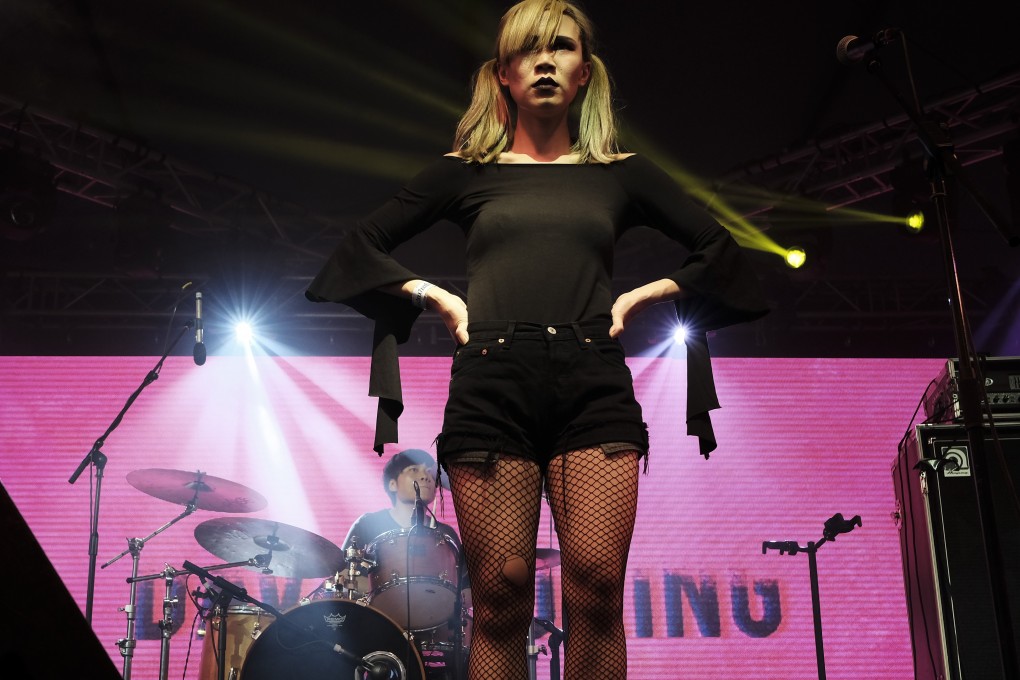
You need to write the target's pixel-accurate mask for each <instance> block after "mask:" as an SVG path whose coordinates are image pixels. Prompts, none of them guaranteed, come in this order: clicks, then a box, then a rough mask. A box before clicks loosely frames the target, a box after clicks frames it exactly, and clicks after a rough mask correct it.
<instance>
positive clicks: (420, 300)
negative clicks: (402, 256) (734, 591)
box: [411, 281, 432, 309]
mask: <svg viewBox="0 0 1020 680" xmlns="http://www.w3.org/2000/svg"><path fill="white" fill-rule="evenodd" d="M429 288H432V284H431V283H429V282H428V281H422V282H421V283H419V284H418V285H417V286H415V289H414V292H413V293H411V304H413V305H414V306H415V307H417V308H418V309H425V305H426V303H427V302H428V295H427V293H428V290H429Z"/></svg>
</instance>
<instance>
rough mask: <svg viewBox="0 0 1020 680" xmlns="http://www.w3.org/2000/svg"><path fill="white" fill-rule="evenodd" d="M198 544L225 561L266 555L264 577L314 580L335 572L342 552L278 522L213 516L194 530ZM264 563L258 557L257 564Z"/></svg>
mask: <svg viewBox="0 0 1020 680" xmlns="http://www.w3.org/2000/svg"><path fill="white" fill-rule="evenodd" d="M195 538H196V539H198V543H199V545H201V546H202V547H203V548H205V549H206V550H208V551H209V552H211V553H212V554H213V555H216V556H217V557H219V558H220V559H223V560H226V561H227V562H241V561H244V560H249V559H252V558H253V557H256V556H268V564H267V565H266V566H265V567H260V566H253V568H255V569H258V570H259V571H261V572H262V573H264V574H272V575H274V576H285V577H295V578H318V577H324V576H329V575H331V574H333V573H335V572H336V570H337V569H339V568H340V567H341V566H342V565H343V563H344V553H343V551H342V550H340V548H338V547H337V546H336V545H334V544H333V543H331V542H330V541H328V540H327V539H325V538H323V537H322V536H319V535H318V534H313V533H312V532H310V531H306V530H304V529H300V528H298V527H295V526H291V525H289V524H283V523H282V522H273V521H271V520H268V519H254V518H247V517H217V518H215V519H210V520H206V521H205V522H202V523H201V524H199V525H198V526H197V527H195ZM265 561H266V560H263V559H261V558H260V564H262V563H264V562H265Z"/></svg>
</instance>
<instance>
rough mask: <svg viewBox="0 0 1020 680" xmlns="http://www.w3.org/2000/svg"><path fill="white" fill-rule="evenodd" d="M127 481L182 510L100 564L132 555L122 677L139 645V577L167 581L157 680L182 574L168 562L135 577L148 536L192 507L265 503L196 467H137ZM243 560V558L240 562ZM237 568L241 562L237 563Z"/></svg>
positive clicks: (244, 508) (229, 508)
mask: <svg viewBox="0 0 1020 680" xmlns="http://www.w3.org/2000/svg"><path fill="white" fill-rule="evenodd" d="M127 481H128V483H129V484H131V486H133V487H135V488H136V489H138V490H139V491H142V492H143V493H146V494H149V495H150V496H154V497H156V498H159V499H161V500H165V501H170V502H171V503H176V504H179V505H184V506H185V507H184V510H183V512H181V514H179V515H177V516H176V517H174V518H173V519H171V520H170V521H169V522H167V523H166V524H164V525H163V526H161V527H159V528H158V529H156V530H155V531H153V532H152V533H151V534H149V535H148V536H146V537H145V538H129V539H127V542H128V547H127V549H126V550H124V551H123V552H121V553H120V554H119V555H117V556H116V557H114V558H113V559H111V560H109V561H107V562H106V563H105V564H103V565H102V566H101V567H100V569H106V568H107V567H108V566H110V565H111V564H113V563H114V562H116V561H117V560H119V559H120V558H122V557H124V556H125V555H127V554H128V553H130V554H131V577H130V578H128V579H127V582H128V583H130V584H131V588H130V594H129V597H128V604H127V605H125V606H124V607H121V608H120V611H123V612H124V613H125V615H126V617H127V632H126V634H125V636H124V637H123V638H121V639H120V640H117V646H118V647H119V648H120V654H121V656H122V657H123V659H124V666H123V671H122V675H123V676H124V680H130V678H131V664H132V660H133V658H134V650H135V646H136V643H137V640H136V639H135V620H136V617H137V612H136V604H137V603H136V598H137V584H138V582H139V581H147V580H153V579H157V578H164V579H166V597H165V598H164V600H163V619H162V620H161V621H160V629H161V631H162V632H161V638H162V647H161V650H160V680H166V674H167V672H168V667H169V663H168V658H167V657H168V655H169V645H170V636H171V634H172V633H173V631H172V628H173V616H172V614H173V608H174V606H175V605H176V604H177V601H176V599H173V598H171V594H170V588H171V585H172V583H173V579H174V578H176V577H177V576H178V575H179V574H180V573H182V572H176V571H174V570H173V569H172V568H171V567H170V566H169V565H167V566H166V569H164V570H163V571H162V572H160V573H159V574H153V575H150V576H141V577H140V576H138V562H139V559H140V557H141V553H142V548H144V547H145V544H146V543H147V542H149V541H150V540H151V539H152V538H154V537H155V536H157V535H158V534H161V533H163V532H164V531H166V530H167V529H169V528H170V527H171V526H173V525H174V524H176V523H177V522H179V521H181V520H182V519H184V518H185V517H187V516H188V515H191V514H193V513H194V512H195V511H196V510H215V511H220V512H251V511H254V510H258V509H260V508H262V507H265V505H266V503H267V501H266V499H265V498H263V497H262V496H261V495H260V494H258V493H257V492H255V491H254V490H252V489H249V488H247V487H245V486H242V485H240V484H236V483H234V482H229V481H227V480H225V479H220V478H218V477H210V476H209V475H207V474H206V473H204V472H202V471H201V470H198V471H196V472H184V471H181V470H163V469H156V468H152V469H147V470H135V471H134V472H129V473H128V474H127ZM244 564H247V561H246V562H245V563H244ZM238 566H239V565H238Z"/></svg>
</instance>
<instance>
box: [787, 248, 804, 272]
mask: <svg viewBox="0 0 1020 680" xmlns="http://www.w3.org/2000/svg"><path fill="white" fill-rule="evenodd" d="M783 259H784V260H785V261H786V266H787V267H789V268H790V269H800V268H801V267H803V266H804V263H805V262H807V253H806V252H804V249H803V248H801V247H799V246H793V247H791V248H787V249H786V252H785V253H784V254H783Z"/></svg>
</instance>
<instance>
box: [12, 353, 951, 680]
mask: <svg viewBox="0 0 1020 680" xmlns="http://www.w3.org/2000/svg"><path fill="white" fill-rule="evenodd" d="M155 361H156V360H155V358H149V357H119V358H118V357H45V358H32V357H0V416H2V419H0V422H2V426H0V451H2V453H0V456H2V462H0V477H2V482H3V485H4V486H5V487H6V489H7V491H8V493H9V494H10V495H11V497H12V498H13V499H14V501H15V503H16V505H17V506H18V509H19V510H20V512H21V514H22V516H23V517H24V518H25V521H26V522H27V523H28V525H29V527H30V528H31V530H32V532H33V533H34V534H35V536H36V538H37V539H38V540H39V542H40V543H41V544H42V546H43V548H44V549H45V551H46V553H47V555H48V557H49V559H50V561H51V562H52V564H53V566H54V568H55V569H56V570H57V572H58V573H59V575H60V577H61V578H62V579H63V581H64V583H65V584H66V586H67V588H68V590H69V591H70V592H71V593H72V594H73V595H74V597H75V599H76V600H77V602H78V604H79V606H80V607H81V608H82V609H84V607H85V601H86V591H87V572H88V528H89V512H90V510H89V503H90V498H91V495H92V491H90V484H89V482H90V479H89V474H88V472H86V473H85V474H84V475H83V476H82V477H81V478H80V479H79V480H78V481H77V483H76V484H74V485H71V484H69V483H68V478H69V477H70V475H71V473H72V472H74V470H75V468H76V467H77V465H78V463H79V461H81V460H82V458H83V456H84V455H85V454H86V453H87V452H88V451H89V449H90V447H91V446H92V443H93V442H94V441H95V440H96V439H97V438H98V437H99V436H100V435H102V434H103V433H104V432H105V430H106V428H107V427H108V426H109V425H110V423H111V421H112V420H113V419H114V417H115V416H116V415H117V414H118V412H119V411H120V410H121V408H122V407H123V406H124V404H125V402H126V401H127V399H128V397H129V396H130V395H131V393H132V392H134V390H135V389H137V388H138V386H139V385H140V384H141V382H142V379H143V378H144V377H145V375H146V374H147V373H148V372H149V371H150V370H152V368H153V366H154V364H155ZM943 363H944V362H942V361H939V360H931V359H926V360H892V359H885V360H862V359H735V358H726V359H716V360H715V361H714V368H715V376H716V382H717V386H718V391H719V395H720V399H721V401H722V404H723V409H722V410H720V411H717V412H716V413H715V415H714V423H715V427H716V432H717V434H718V437H719V441H720V447H719V450H718V451H717V452H716V453H714V454H713V455H712V458H711V460H709V461H705V460H703V459H702V458H701V457H700V456H699V455H698V453H697V444H696V442H695V441H694V440H693V439H690V438H688V437H686V436H685V435H684V428H685V426H684V422H683V413H684V402H685V393H684V385H685V369H686V366H685V362H684V360H683V359H682V357H681V358H671V357H669V356H666V357H661V358H632V359H630V360H629V364H630V366H631V369H632V372H633V374H634V377H635V384H636V388H637V392H638V398H639V400H640V401H641V403H642V405H643V407H644V409H645V419H646V421H647V422H648V424H649V431H650V436H651V458H650V467H649V470H648V473H647V474H646V475H644V476H642V478H641V487H640V505H639V513H638V523H637V531H636V535H635V537H634V543H633V546H632V549H631V554H630V562H629V568H628V578H627V590H626V626H627V635H628V648H629V657H630V677H633V678H698V679H699V680H713V679H719V680H722V679H726V680H729V679H731V678H737V677H759V678H776V679H783V680H796V679H800V678H803V679H805V680H807V679H809V678H816V677H817V669H816V661H815V641H814V627H813V620H812V610H811V591H810V580H809V572H808V560H807V557H806V556H805V555H804V554H798V555H793V556H790V555H780V554H779V553H778V552H774V551H770V552H768V553H767V554H763V553H762V543H763V541H772V540H781V541H797V542H799V543H800V544H802V545H803V544H806V543H807V542H808V541H817V540H818V539H820V538H821V535H822V529H823V524H824V522H825V520H826V519H828V518H829V517H831V516H832V515H834V514H835V513H841V514H843V515H844V516H845V517H847V518H850V517H852V516H854V515H860V516H861V518H862V524H863V525H862V526H861V527H860V528H856V529H854V530H853V531H852V532H850V533H848V534H845V535H840V536H838V538H837V540H835V541H833V542H831V543H827V544H826V545H824V546H822V548H821V549H820V550H819V552H818V571H819V582H820V599H821V615H822V623H823V630H824V641H825V661H826V672H827V676H828V677H829V678H831V679H839V678H843V679H846V680H859V679H860V678H865V677H866V678H871V679H874V680H880V679H883V678H887V679H889V680H902V678H907V677H912V673H913V671H912V668H911V651H910V638H909V633H908V623H907V611H906V605H905V601H904V594H903V592H904V591H903V576H902V566H901V564H902V563H901V559H900V548H899V538H898V534H897V529H896V526H895V524H894V522H893V520H892V519H891V517H890V515H891V513H892V511H893V510H894V506H895V496H894V492H893V487H892V478H891V474H890V468H891V466H892V464H893V461H894V459H895V456H896V450H897V444H898V442H899V440H900V438H901V437H902V436H903V433H904V432H905V431H906V429H907V428H908V426H909V425H910V423H911V419H912V417H913V414H914V410H915V408H916V406H917V403H918V400H919V399H920V397H921V395H922V393H923V392H924V390H925V388H926V386H927V385H928V383H929V382H930V381H931V379H932V378H933V377H935V375H936V374H937V373H938V371H939V369H940V366H941V365H942V364H943ZM401 366H402V373H403V389H404V397H405V402H406V411H405V413H404V415H403V416H402V418H401V421H400V434H401V442H400V445H395V446H392V447H390V448H389V449H388V451H387V454H389V453H393V452H396V451H397V450H399V449H400V448H409V447H415V448H424V449H428V450H430V451H432V452H433V453H434V447H433V445H432V442H433V440H434V438H435V436H436V434H437V432H438V430H439V427H440V421H441V416H442V406H443V402H444V397H445V386H446V383H447V380H448V372H449V360H448V359H443V358H404V359H402V361H401ZM367 387H368V359H367V358H323V357H302V358H296V357H272V358H267V357H221V356H212V357H210V358H209V360H208V362H207V363H206V365H204V366H202V367H196V366H195V365H194V364H193V363H192V361H191V359H190V358H185V357H171V358H170V359H168V360H167V361H166V363H165V364H164V366H163V368H162V371H161V373H160V375H159V378H158V380H156V381H155V382H153V383H152V384H151V385H149V386H148V387H147V388H146V389H145V390H144V391H142V393H141V395H140V396H139V397H138V399H137V400H136V401H135V403H134V404H133V406H131V408H130V409H128V411H127V413H126V415H125V417H124V419H123V422H122V424H121V425H120V426H119V427H118V428H117V429H116V430H114V432H113V433H112V434H111V435H110V436H109V438H108V440H107V441H106V443H105V445H104V446H103V452H104V453H105V454H106V455H107V456H108V459H109V462H108V463H107V466H106V473H105V477H104V480H103V486H102V495H101V501H100V522H99V536H100V540H99V550H98V563H99V564H103V563H105V562H107V561H108V560H110V559H112V558H114V557H115V556H117V555H118V554H120V553H121V552H123V551H125V550H126V548H127V546H128V544H127V539H128V538H142V537H147V536H149V535H150V534H151V533H152V532H154V531H156V530H157V529H159V528H160V527H161V526H162V525H164V524H165V523H167V522H169V521H171V520H173V519H175V518H176V517H177V516H178V515H179V514H180V513H181V512H182V511H183V510H184V507H183V506H182V505H179V504H175V503H173V502H168V501H166V500H161V499H160V498H157V497H154V496H152V495H149V494H147V493H143V492H142V491H140V490H139V489H137V488H135V486H132V484H130V483H129V482H128V479H127V476H128V475H129V473H131V472H133V471H138V470H148V469H154V468H155V469H168V470H178V471H185V472H188V471H199V470H201V471H202V472H205V473H206V474H208V475H211V476H213V477H217V478H221V479H225V480H229V481H230V482H234V483H237V484H240V485H244V486H246V487H248V488H250V489H253V490H255V491H257V492H258V493H259V494H261V495H262V496H264V497H265V498H266V499H267V501H268V505H267V506H266V507H265V508H264V509H262V510H259V511H257V512H254V513H248V514H242V513H226V512H216V511H211V510H202V509H200V510H197V511H196V512H195V513H194V514H192V515H190V516H187V517H184V518H183V519H181V520H179V521H177V522H175V523H174V524H172V525H171V526H170V527H169V528H167V529H165V530H164V531H162V532H160V533H158V534H157V535H156V536H154V537H153V538H151V539H149V540H148V541H147V542H146V543H145V545H144V547H143V548H142V549H141V550H140V553H139V557H138V573H139V575H155V574H159V573H160V572H161V570H163V568H164V564H169V565H171V566H173V567H177V568H180V567H181V566H182V564H183V562H184V561H185V560H187V561H190V562H193V563H195V564H198V565H203V566H215V565H218V564H222V563H224V562H225V561H226V560H224V559H221V558H220V557H218V556H216V555H214V554H212V553H211V552H209V551H207V550H206V549H205V548H203V547H202V545H200V544H199V542H198V540H197V539H196V536H195V528H196V527H197V526H199V525H201V524H202V523H203V522H207V521H209V520H212V519H215V518H224V517H246V518H247V517H251V518H257V519H264V520H267V521H276V522H282V523H285V524H288V525H291V526H294V527H298V528H300V529H303V530H305V531H307V532H310V533H313V534H316V535H318V536H321V537H323V538H325V539H327V540H328V541H331V542H333V543H335V544H340V543H342V541H343V538H344V535H345V534H346V531H347V529H348V527H349V526H350V524H351V523H352V522H353V520H354V519H355V518H356V517H357V516H358V515H360V514H361V513H363V512H366V511H369V510H376V509H379V508H382V507H386V506H388V499H387V497H386V495H385V494H384V492H383V490H382V486H381V482H380V474H381V470H382V465H383V462H384V459H379V458H378V457H377V456H376V455H375V454H374V453H373V452H372V451H371V441H372V436H373V431H374V424H375V406H376V403H375V400H374V399H372V398H370V397H368V396H367ZM445 506H446V507H445V514H444V513H443V509H442V508H441V507H440V506H439V503H438V502H437V503H436V507H435V510H436V512H437V514H438V515H439V518H440V519H441V520H443V521H446V522H448V523H450V524H453V525H454V526H456V518H455V517H454V513H453V508H452V504H451V503H450V500H449V498H446V503H445ZM538 545H539V546H540V547H543V548H555V547H556V544H555V540H554V537H553V535H552V532H551V529H550V521H549V516H548V512H547V511H544V512H543V520H542V524H541V527H540V530H539V537H538ZM131 569H132V558H131V556H130V555H127V556H125V557H123V558H122V559H120V560H118V561H116V562H114V563H113V564H112V565H110V566H109V567H107V568H105V569H100V570H98V572H97V575H96V590H95V600H94V616H93V619H94V620H93V628H94V630H95V631H96V634H97V636H98V638H99V640H100V641H101V643H102V644H103V646H104V647H105V648H106V649H107V650H108V652H109V653H110V655H111V657H112V658H113V659H114V662H115V664H116V666H117V667H118V668H121V666H122V659H121V656H120V652H119V650H118V648H117V646H116V641H117V640H118V639H119V638H123V637H124V636H125V630H126V619H125V615H124V613H123V612H120V611H118V608H119V607H123V606H124V605H125V604H127V602H128V598H129V590H128V585H127V584H126V583H125V579H126V578H127V577H129V576H130V575H131ZM216 573H217V574H219V575H221V576H222V577H224V578H227V579H229V580H232V581H234V582H236V583H238V584H241V585H243V586H245V587H246V588H248V590H249V592H251V593H252V594H254V595H255V596H256V597H257V598H258V599H261V600H262V601H264V602H266V603H268V604H271V605H272V606H274V607H277V608H278V609H280V610H283V611H288V610H289V609H290V608H293V607H295V606H296V605H297V603H298V600H299V599H300V598H301V597H302V596H304V595H306V594H309V593H310V592H311V591H312V590H314V589H315V588H316V587H317V586H319V585H321V584H322V579H319V578H312V579H304V580H299V579H294V578H281V577H277V576H267V575H261V574H259V573H257V572H256V571H255V570H253V569H247V568H243V567H242V568H231V569H223V570H220V571H217V572H216ZM558 584H559V573H558V569H557V568H552V569H549V570H545V571H542V572H539V574H538V586H539V588H538V592H539V597H538V602H537V608H538V611H536V614H537V615H539V616H540V617H541V618H546V619H549V620H552V621H553V622H554V623H557V624H558V625H562V620H561V612H560V608H559V603H558V592H559V589H558ZM198 585H199V584H198V582H197V580H196V578H195V577H191V578H190V580H188V581H187V582H186V583H185V580H184V578H183V577H180V578H179V579H177V580H176V581H175V583H174V585H173V588H174V593H175V594H177V595H179V596H180V600H181V602H182V604H181V605H179V606H178V608H177V612H176V616H175V622H176V624H177V632H176V633H175V634H174V636H173V637H172V639H171V644H170V671H169V677H170V678H181V677H187V678H199V679H200V680H207V679H208V678H210V677H211V676H209V675H208V673H207V672H205V674H203V673H204V672H203V671H202V656H203V654H204V653H205V651H206V650H205V649H204V647H205V645H206V644H207V643H205V642H204V639H203V638H201V637H199V636H198V635H197V632H196V630H197V628H198V627H199V626H200V625H201V622H198V625H195V624H196V622H195V611H196V610H195V607H194V605H193V604H192V602H190V601H189V600H188V598H187V596H186V594H185V593H186V591H187V590H194V589H195V588H196V587H197V586H198ZM164 588H165V586H164V582H163V581H162V580H160V579H153V580H149V581H144V582H142V583H140V584H139V586H138V590H137V604H138V619H137V624H136V631H135V634H136V637H137V638H138V644H137V648H136V650H135V652H134V656H133V658H132V676H133V677H136V678H152V677H158V668H159V657H160V639H159V628H158V625H157V623H158V621H159V619H160V618H162V601H163V597H164V594H165V592H164ZM44 601H45V594H42V595H40V602H41V603H43V602H44ZM40 606H43V604H41V605H40ZM249 616H253V615H252V614H249ZM538 643H539V644H541V645H545V647H546V648H547V649H548V648H549V647H550V644H549V643H550V640H549V637H548V636H545V637H542V638H540V639H539V640H538ZM521 644H522V650H523V649H524V647H525V644H526V641H525V640H522V641H521ZM189 646H190V657H189ZM185 663H187V665H188V670H187V672H186V674H185ZM537 665H538V676H539V677H540V678H548V677H549V675H550V657H549V656H548V655H542V654H540V655H539V656H538V660H537Z"/></svg>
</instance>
